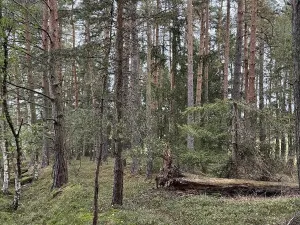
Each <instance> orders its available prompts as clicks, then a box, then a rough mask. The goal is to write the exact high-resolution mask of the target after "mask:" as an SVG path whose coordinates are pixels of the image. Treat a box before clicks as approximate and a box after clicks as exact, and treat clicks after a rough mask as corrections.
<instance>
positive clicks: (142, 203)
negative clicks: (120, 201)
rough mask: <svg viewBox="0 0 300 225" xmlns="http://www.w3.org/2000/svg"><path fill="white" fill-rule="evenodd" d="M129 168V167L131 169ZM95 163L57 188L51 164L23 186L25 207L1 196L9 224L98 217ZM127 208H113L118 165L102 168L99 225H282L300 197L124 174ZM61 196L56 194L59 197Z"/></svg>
mask: <svg viewBox="0 0 300 225" xmlns="http://www.w3.org/2000/svg"><path fill="white" fill-rule="evenodd" d="M128 168H129V167H128ZM94 170H95V164H94V163H93V162H90V161H88V160H86V159H84V160H83V161H82V162H81V166H80V162H79V161H74V162H72V164H71V165H70V166H69V173H70V177H69V183H68V185H66V186H64V187H62V188H61V189H58V190H53V191H51V190H50V188H51V182H52V180H51V168H50V167H49V168H46V169H44V170H43V172H42V173H41V176H40V178H39V180H38V181H34V182H33V183H31V184H29V185H27V186H26V187H24V188H23V189H22V196H21V206H20V207H19V209H18V210H17V212H13V211H12V210H11V209H10V205H11V203H12V199H13V196H4V195H1V194H0V218H1V224H3V225H6V224H7V225H24V224H30V225H52V224H56V225H60V224H61V225H66V224H72V225H77V224H78V225H85V224H89V225H90V224H91V222H92V218H93V185H94V174H95V173H94ZM124 181H125V182H124V206H123V207H121V208H119V209H112V208H111V205H110V204H111V195H112V182H113V163H112V161H110V162H109V163H108V164H104V165H103V166H102V167H101V170H100V189H99V201H100V202H99V210H100V213H99V224H109V225H119V224H120V225H121V224H124V225H144V224H145V225H146V224H149V225H150V224H153V225H169V224H170V225H182V224H186V225H189V224H191V225H197V224H199V225H211V224H214V225H235V224H236V225H250V224H251V225H255V224H257V225H261V224H264V225H267V224H269V225H271V224H274V225H275V224H279V223H281V222H284V221H285V220H286V219H287V218H289V217H290V216H291V215H292V214H293V213H294V212H295V211H297V210H298V209H299V206H300V200H298V199H297V198H294V197H290V198H283V197H278V198H271V199H267V198H235V199H231V198H222V197H217V196H215V197H213V196H205V195H198V196H195V195H182V194H181V195H180V194H179V193H175V192H170V191H166V190H163V189H159V190H157V189H153V187H154V183H153V182H149V181H145V179H144V177H143V176H137V177H131V176H130V175H129V171H125V176H124ZM54 195H55V196H54Z"/></svg>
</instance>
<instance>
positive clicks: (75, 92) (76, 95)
mask: <svg viewBox="0 0 300 225" xmlns="http://www.w3.org/2000/svg"><path fill="white" fill-rule="evenodd" d="M74 4H75V2H73V1H72V12H73V10H74ZM71 24H72V48H73V51H74V52H75V43H76V35H75V21H74V16H73V15H72V19H71ZM73 54H74V53H73ZM72 74H73V79H74V95H75V109H77V108H78V80H77V71H76V59H75V57H73V59H72Z"/></svg>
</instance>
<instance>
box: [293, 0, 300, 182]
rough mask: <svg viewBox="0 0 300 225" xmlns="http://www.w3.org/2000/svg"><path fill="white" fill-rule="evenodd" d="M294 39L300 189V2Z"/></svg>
mask: <svg viewBox="0 0 300 225" xmlns="http://www.w3.org/2000/svg"><path fill="white" fill-rule="evenodd" d="M291 3H292V8H293V14H292V37H293V64H294V79H295V82H294V100H295V144H294V146H295V150H296V154H297V169H298V182H299V187H300V1H298V0H292V2H291Z"/></svg>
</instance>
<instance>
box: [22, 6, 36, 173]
mask: <svg viewBox="0 0 300 225" xmlns="http://www.w3.org/2000/svg"><path fill="white" fill-rule="evenodd" d="M27 7H28V3H27ZM28 14H29V13H28V12H26V13H25V41H26V44H25V46H26V66H27V80H28V87H29V89H30V90H34V86H35V85H34V79H33V71H32V60H31V36H30V27H29V15H28ZM28 100H29V108H30V110H29V111H30V125H31V130H32V133H33V129H35V128H34V126H35V124H36V120H37V119H36V108H35V99H34V93H33V91H29V93H28ZM38 158H39V152H38V149H37V148H36V147H35V149H33V163H34V167H33V175H34V179H38V175H39V174H38Z"/></svg>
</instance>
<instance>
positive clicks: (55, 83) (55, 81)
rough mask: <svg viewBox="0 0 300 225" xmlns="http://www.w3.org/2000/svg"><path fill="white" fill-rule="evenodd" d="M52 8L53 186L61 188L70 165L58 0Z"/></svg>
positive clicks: (53, 3) (50, 5) (50, 6)
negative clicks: (68, 163) (67, 146)
mask: <svg viewBox="0 0 300 225" xmlns="http://www.w3.org/2000/svg"><path fill="white" fill-rule="evenodd" d="M49 8H50V37H51V41H50V71H49V72H50V93H51V95H52V96H51V97H52V119H53V121H54V123H53V125H54V166H53V184H52V188H60V187H61V186H63V185H64V184H66V183H67V182H68V167H67V160H66V156H65V133H64V132H65V130H64V126H65V125H64V112H63V99H62V95H63V93H62V76H61V72H60V71H59V68H57V67H59V61H58V59H57V58H58V54H59V52H58V51H59V50H60V43H59V41H60V34H59V30H60V29H59V22H58V9H57V0H49Z"/></svg>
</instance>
